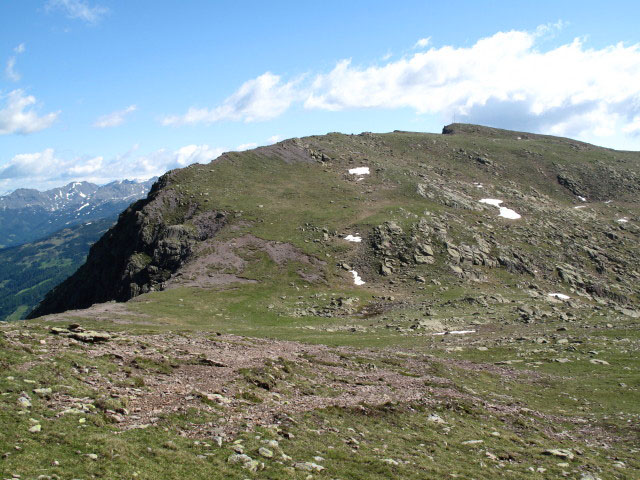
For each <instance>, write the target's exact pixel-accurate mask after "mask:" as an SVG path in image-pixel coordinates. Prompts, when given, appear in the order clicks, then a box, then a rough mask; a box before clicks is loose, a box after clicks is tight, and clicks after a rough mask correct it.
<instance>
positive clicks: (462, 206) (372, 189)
mask: <svg viewBox="0 0 640 480" xmlns="http://www.w3.org/2000/svg"><path fill="white" fill-rule="evenodd" d="M444 133H445V134H444V135H432V134H421V133H411V132H394V133H389V134H370V133H365V134H361V135H357V136H349V135H341V134H329V135H326V136H322V137H308V138H303V139H294V140H288V141H285V142H281V143H279V144H276V145H273V146H270V147H263V148H258V149H255V150H252V151H248V152H241V153H228V154H225V155H223V156H222V157H220V158H219V159H218V160H217V161H216V162H215V163H214V164H210V165H192V166H190V167H188V168H185V169H182V170H176V171H172V172H170V173H168V174H166V175H165V176H164V177H163V178H162V179H161V181H160V182H159V183H158V184H156V186H155V187H154V190H153V191H152V193H151V194H150V195H149V197H148V198H147V199H146V200H144V201H141V202H138V203H136V204H135V205H133V206H132V207H131V208H129V209H128V210H127V211H126V212H124V213H123V214H122V215H121V217H120V220H119V222H118V224H117V225H116V226H115V227H114V228H113V229H112V230H111V231H110V232H109V233H108V234H107V235H106V236H105V237H103V238H102V239H101V240H100V241H99V242H98V243H97V244H96V245H95V247H94V248H93V249H92V251H91V253H90V255H89V258H88V260H87V264H86V265H84V266H83V267H82V268H81V269H80V270H79V271H78V273H77V274H76V275H74V276H73V277H72V278H70V279H69V280H68V281H67V282H65V283H64V284H63V285H61V286H60V287H59V288H58V289H57V290H56V291H54V292H52V293H51V294H50V295H48V296H47V299H46V300H45V301H44V302H43V303H42V304H41V306H40V307H39V308H38V309H37V310H36V311H35V312H34V313H33V315H34V316H36V315H42V314H47V313H55V312H60V311H64V310H67V309H73V308H86V307H88V306H90V305H91V304H93V303H98V302H104V301H107V300H118V301H124V300H127V299H129V298H132V297H134V296H136V295H138V294H140V293H145V292H149V291H153V290H161V289H164V288H166V287H167V286H170V285H173V286H175V285H180V284H185V285H188V284H190V283H191V284H193V285H211V286H214V287H215V285H216V284H219V283H222V284H227V283H229V282H233V281H238V282H242V281H244V280H246V279H245V278H244V277H246V270H247V268H249V267H250V266H251V265H253V264H255V263H256V260H262V259H263V258H264V256H265V255H266V256H267V257H268V258H270V259H271V260H272V263H274V264H275V265H280V264H282V263H286V264H289V263H293V264H296V265H298V267H299V268H298V275H297V278H298V279H299V280H308V281H310V282H311V283H317V282H321V283H324V284H326V285H347V284H349V283H351V281H350V280H351V278H352V277H351V275H352V274H350V273H349V272H348V271H347V270H353V271H356V272H357V274H358V275H359V276H361V277H362V278H363V279H364V281H365V282H366V285H367V286H366V287H365V288H366V289H374V290H376V291H378V293H384V294H389V293H392V292H396V293H400V294H404V295H409V294H411V292H414V291H416V288H417V287H420V286H424V285H425V284H426V285H430V286H432V287H433V286H434V284H436V283H440V284H445V286H447V285H450V286H453V285H465V286H466V287H465V288H472V286H474V285H475V286H476V287H477V288H481V289H482V290H483V291H485V292H489V293H490V292H491V291H492V290H493V289H494V287H497V288H498V290H501V289H502V288H504V287H507V288H518V289H521V288H523V287H526V288H527V289H528V290H529V291H530V293H531V294H535V295H547V294H548V293H563V292H564V293H563V295H567V296H569V297H574V298H575V297H578V296H580V297H581V298H583V299H585V300H587V301H593V302H594V303H606V302H615V303H617V304H619V305H621V306H623V305H626V304H627V303H630V302H631V303H635V302H637V301H638V298H639V297H638V295H639V293H640V289H639V288H640V287H639V282H638V280H639V279H640V274H639V273H638V270H639V268H638V262H637V258H638V254H639V253H640V251H639V250H638V245H639V243H638V235H639V233H640V230H639V229H638V226H637V223H636V219H637V216H638V207H639V204H638V194H639V193H640V161H639V159H640V156H639V154H638V153H633V152H617V151H613V150H609V149H604V148H599V147H595V146H591V145H588V144H584V143H581V142H576V141H573V140H569V139H562V138H555V137H549V136H540V135H532V134H525V133H518V132H509V131H504V130H498V129H490V128H486V127H479V126H472V125H457V124H455V125H450V126H448V127H445V129H444ZM354 168H355V169H358V168H360V169H361V168H366V169H368V172H369V173H368V174H362V175H360V174H358V173H349V170H350V169H354ZM354 171H355V172H358V170H354ZM505 217H506V218H505ZM347 235H352V236H358V237H359V238H361V239H362V241H361V242H349V241H347V240H346V237H347ZM231 239H235V240H234V241H235V242H236V245H233V242H232V243H229V242H230V241H231ZM284 244H286V245H287V246H286V248H285V247H283V246H282V245H284ZM278 245H279V246H278ZM283 248H285V249H286V250H287V252H281V254H277V253H274V251H275V250H278V249H280V250H282V249H283ZM239 250H245V254H244V256H243V253H241V252H239ZM247 250H248V251H251V255H249V257H253V259H252V258H247V255H246V253H247V252H246V251H247ZM216 252H217V254H216ZM345 265H347V266H348V267H349V268H344V269H343V268H342V266H345ZM351 267H353V268H351ZM268 270H269V269H267V268H265V271H264V272H262V275H263V276H264V277H265V278H270V277H271V276H272V273H273V272H269V271H268ZM294 276H295V275H294ZM258 277H260V275H258ZM254 280H258V281H260V278H255V279H254ZM556 290H558V291H559V292H556ZM496 291H497V290H496Z"/></svg>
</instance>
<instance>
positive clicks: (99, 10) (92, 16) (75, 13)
mask: <svg viewBox="0 0 640 480" xmlns="http://www.w3.org/2000/svg"><path fill="white" fill-rule="evenodd" d="M46 9H47V10H63V11H64V12H65V13H66V14H67V17H69V18H73V19H76V18H77V19H79V20H82V21H84V22H87V23H92V24H95V23H97V22H98V21H99V20H100V19H101V18H102V17H103V16H104V15H106V14H107V13H108V12H109V9H108V8H106V7H103V6H101V5H94V6H91V5H90V4H89V3H88V2H86V1H83V0H49V1H48V2H47V3H46Z"/></svg>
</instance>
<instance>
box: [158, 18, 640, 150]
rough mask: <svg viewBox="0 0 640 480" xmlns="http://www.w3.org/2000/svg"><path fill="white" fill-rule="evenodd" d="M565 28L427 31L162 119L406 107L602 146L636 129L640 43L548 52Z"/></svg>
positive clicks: (573, 45) (269, 77) (254, 83)
mask: <svg viewBox="0 0 640 480" xmlns="http://www.w3.org/2000/svg"><path fill="white" fill-rule="evenodd" d="M562 27H563V23H562V22H558V23H556V24H553V25H542V26H540V27H538V28H537V29H535V30H534V31H516V30H513V31H508V32H498V33H495V34H494V35H491V36H488V37H485V38H481V39H479V40H477V41H476V42H475V43H474V44H473V45H470V46H465V47H455V46H446V45H445V46H440V47H435V46H433V43H432V41H431V39H430V38H429V37H427V38H423V39H420V40H418V42H417V43H416V44H415V46H414V47H415V48H416V49H418V51H416V52H414V53H413V54H411V55H407V56H405V57H403V58H400V59H386V60H382V61H380V62H379V63H377V64H374V65H367V66H360V65H357V64H355V63H354V62H353V61H352V60H350V59H344V60H340V61H338V62H337V63H336V65H335V67H334V68H333V69H331V70H330V71H328V72H320V73H316V74H315V75H310V76H309V77H308V78H305V79H298V80H297V81H292V82H286V81H285V80H283V79H282V78H281V77H279V76H277V75H275V74H272V73H265V74H264V75H262V76H260V77H257V78H256V79H253V80H250V81H248V82H246V83H245V84H244V85H242V86H241V88H240V89H239V90H238V91H237V92H236V93H234V94H233V95H232V96H231V97H229V98H228V99H227V100H225V101H224V102H223V103H222V104H221V105H219V106H217V107H213V108H210V109H207V108H204V109H197V108H191V109H189V110H188V111H187V113H186V114H184V115H180V116H171V117H166V118H165V119H164V122H163V123H164V124H165V125H178V124H197V123H212V122H216V121H221V120H244V121H258V120H267V119H272V118H275V117H277V116H279V115H281V114H283V113H284V112H285V111H287V110H288V109H289V108H290V107H291V106H293V105H295V104H296V103H297V104H302V105H303V106H304V107H305V108H306V109H310V110H328V111H341V110H348V109H364V108H377V109H410V110H413V111H414V112H416V114H418V115H422V114H429V115H439V116H440V117H441V119H442V121H443V123H449V122H451V121H452V120H453V117H454V115H455V117H456V119H457V120H458V121H464V122H473V123H485V124H489V125H492V126H497V127H504V128H513V129H527V130H530V131H534V132H544V133H551V134H557V135H566V136H573V137H578V138H582V139H586V140H594V139H596V138H599V139H601V143H602V142H604V143H605V144H606V143H607V141H606V138H613V137H612V135H614V134H616V135H618V136H619V135H621V134H622V135H627V136H629V135H636V136H637V135H638V134H640V128H639V126H638V125H639V123H640V43H637V44H624V43H617V44H614V45H609V46H605V47H602V48H592V47H589V46H588V45H587V43H586V40H584V39H581V38H577V39H575V40H573V41H571V42H569V43H565V44H561V45H556V46H554V47H551V48H546V46H547V45H549V42H548V41H549V39H550V38H552V37H554V36H555V35H556V34H557V32H558V30H559V29H561V28H562ZM612 141H613V140H612Z"/></svg>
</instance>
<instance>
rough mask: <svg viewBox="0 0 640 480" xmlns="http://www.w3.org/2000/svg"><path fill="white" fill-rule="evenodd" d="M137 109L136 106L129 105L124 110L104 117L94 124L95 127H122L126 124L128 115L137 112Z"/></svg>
mask: <svg viewBox="0 0 640 480" xmlns="http://www.w3.org/2000/svg"><path fill="white" fill-rule="evenodd" d="M137 109H138V107H137V106H136V105H129V106H128V107H127V108H125V109H123V110H118V111H116V112H112V113H109V114H107V115H102V116H101V117H99V118H98V119H97V120H96V121H95V122H94V123H93V126H94V127H96V128H110V127H117V126H118V125H122V124H123V123H124V120H125V117H126V116H127V115H129V114H130V113H133V112H135V111H136V110H137Z"/></svg>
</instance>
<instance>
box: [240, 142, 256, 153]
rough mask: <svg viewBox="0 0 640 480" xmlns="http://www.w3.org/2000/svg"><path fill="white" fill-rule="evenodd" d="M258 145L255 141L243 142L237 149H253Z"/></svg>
mask: <svg viewBox="0 0 640 480" xmlns="http://www.w3.org/2000/svg"><path fill="white" fill-rule="evenodd" d="M257 146H258V144H257V143H255V142H249V143H243V144H241V145H238V146H237V147H236V150H237V151H239V152H242V151H244V150H251V149H252V148H256V147H257Z"/></svg>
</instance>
